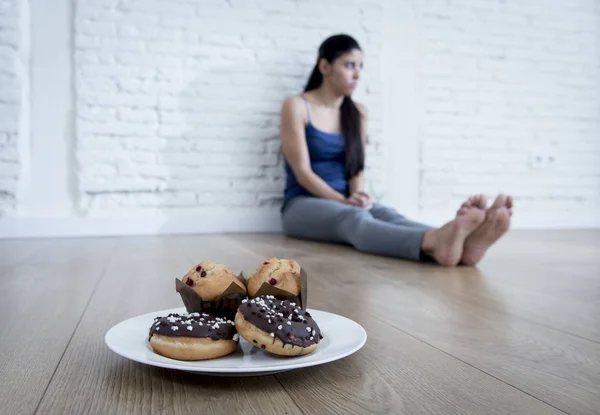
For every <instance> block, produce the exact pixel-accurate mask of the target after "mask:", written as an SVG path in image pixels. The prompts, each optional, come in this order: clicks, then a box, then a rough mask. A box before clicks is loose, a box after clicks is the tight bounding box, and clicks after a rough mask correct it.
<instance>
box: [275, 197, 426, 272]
mask: <svg viewBox="0 0 600 415" xmlns="http://www.w3.org/2000/svg"><path fill="white" fill-rule="evenodd" d="M282 219H283V231H284V233H285V234H286V235H288V236H292V237H296V238H302V239H311V240H317V241H324V242H333V243H346V244H350V245H352V246H354V248H356V249H358V250H359V251H363V252H367V253H370V254H376V255H383V256H390V257H395V258H402V259H410V260H416V261H418V260H428V259H426V258H424V257H423V256H422V254H421V242H422V241H423V235H424V234H425V232H426V231H427V230H429V229H432V227H430V226H428V225H424V224H421V223H417V222H413V221H410V220H408V219H406V218H405V217H404V216H402V215H400V214H398V212H396V211H395V210H394V209H391V208H389V207H386V206H383V205H380V204H374V205H373V207H372V208H371V209H370V210H366V209H362V208H359V207H356V206H351V205H346V204H344V203H339V202H334V201H332V200H327V199H321V198H316V197H305V196H300V197H296V198H294V199H292V200H291V201H290V202H289V204H288V205H287V206H286V207H285V209H284V211H283V218H282Z"/></svg>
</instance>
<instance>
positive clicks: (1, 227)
mask: <svg viewBox="0 0 600 415" xmlns="http://www.w3.org/2000/svg"><path fill="white" fill-rule="evenodd" d="M411 219H413V220H418V221H421V222H424V223H428V224H430V225H433V226H441V225H443V224H444V223H446V222H447V221H448V219H449V218H448V217H442V216H441V215H436V214H428V215H423V216H422V217H418V218H415V217H411ZM511 228H512V229H590V228H591V229H597V228H600V215H594V214H589V215H573V214H568V215H567V214H561V215H550V214H536V215H534V214H528V215H515V217H514V218H513V223H512V226H511ZM280 231H281V219H280V215H279V211H278V210H274V209H243V210H229V211H227V212H225V211H224V210H219V211H207V212H201V213H194V214H180V215H179V214H178V215H174V214H171V215H158V216H142V215H139V216H121V217H109V218H85V217H72V218H18V217H10V216H5V217H2V218H0V239H18V238H59V237H93V236H133V235H167V234H201V233H231V232H240V233H244V232H280Z"/></svg>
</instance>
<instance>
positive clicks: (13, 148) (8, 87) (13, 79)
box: [0, 0, 22, 213]
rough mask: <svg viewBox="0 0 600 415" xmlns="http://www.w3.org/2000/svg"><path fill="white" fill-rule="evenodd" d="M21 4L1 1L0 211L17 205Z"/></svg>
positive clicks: (12, 0)
mask: <svg viewBox="0 0 600 415" xmlns="http://www.w3.org/2000/svg"><path fill="white" fill-rule="evenodd" d="M21 7H22V2H20V1H19V0H3V1H0V213H1V212H5V211H11V210H13V209H14V208H15V207H16V202H17V184H18V180H19V175H20V174H19V173H20V162H19V147H18V142H19V121H20V116H21V113H20V111H21V88H22V87H21V83H22V74H21V72H20V71H19V68H20V65H19V61H20V51H21V48H22V45H21V28H20V24H19V22H20V13H21Z"/></svg>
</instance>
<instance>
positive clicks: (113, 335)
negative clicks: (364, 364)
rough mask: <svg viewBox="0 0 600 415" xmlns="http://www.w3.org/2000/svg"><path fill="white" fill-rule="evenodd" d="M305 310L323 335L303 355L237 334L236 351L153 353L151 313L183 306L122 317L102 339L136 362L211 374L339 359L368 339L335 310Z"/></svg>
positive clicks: (280, 368) (266, 371)
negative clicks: (191, 356) (178, 356)
mask: <svg viewBox="0 0 600 415" xmlns="http://www.w3.org/2000/svg"><path fill="white" fill-rule="evenodd" d="M308 311H309V312H310V314H311V316H312V317H313V319H314V320H315V321H316V322H317V324H318V325H319V328H320V329H321V334H322V335H323V339H322V340H321V342H320V343H319V346H318V347H317V349H316V350H315V351H314V352H313V353H311V354H308V355H305V356H297V357H283V356H276V355H273V354H270V353H268V352H266V351H264V350H262V349H260V348H257V347H254V346H253V345H252V344H250V343H248V342H247V341H246V340H244V339H243V338H240V344H239V346H238V350H237V351H236V352H235V353H232V354H230V355H229V356H224V357H220V358H218V359H212V360H203V361H195V362H186V361H179V360H173V359H169V358H167V357H164V356H161V355H159V354H157V353H155V352H154V350H152V347H150V344H149V343H148V333H149V329H150V326H151V325H152V322H153V321H154V317H158V316H166V315H168V314H169V313H180V314H181V313H185V312H186V310H185V308H174V309H170V310H163V311H156V312H153V313H148V314H144V315H141V316H137V317H133V318H130V319H128V320H125V321H122V322H121V323H119V324H117V325H115V326H114V327H112V328H111V329H110V330H109V331H108V332H107V333H106V336H105V338H104V341H105V342H106V345H107V346H108V347H109V348H110V349H111V350H112V351H114V352H115V353H117V354H119V355H121V356H123V357H126V358H128V359H131V360H134V361H136V362H140V363H145V364H147V365H152V366H158V367H164V368H168V369H177V370H184V371H186V372H193V373H199V374H207V375H214V376H256V375H268V374H273V373H278V372H285V371H288V370H293V369H298V368H302V367H308V366H316V365H320V364H323V363H329V362H332V361H334V360H338V359H342V358H344V357H346V356H348V355H350V354H352V353H354V352H356V351H358V350H359V349H360V348H361V347H362V346H363V345H364V344H365V342H366V341H367V333H366V332H365V330H364V329H363V327H362V326H361V325H360V324H358V323H356V322H354V321H352V320H350V319H348V318H346V317H342V316H338V315H337V314H332V313H327V312H325V311H319V310H313V309H309V310H308Z"/></svg>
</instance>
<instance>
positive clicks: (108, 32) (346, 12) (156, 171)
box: [75, 0, 385, 215]
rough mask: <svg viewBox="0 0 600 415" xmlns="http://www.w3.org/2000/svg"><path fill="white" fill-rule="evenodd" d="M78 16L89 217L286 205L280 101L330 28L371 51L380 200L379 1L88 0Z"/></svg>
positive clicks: (373, 179)
mask: <svg viewBox="0 0 600 415" xmlns="http://www.w3.org/2000/svg"><path fill="white" fill-rule="evenodd" d="M75 16H76V25H75V48H76V49H75V64H76V68H75V74H76V130H77V150H76V154H77V160H78V163H79V165H78V167H77V170H78V171H77V173H78V178H79V180H78V183H79V191H80V207H81V208H82V209H83V210H84V211H87V212H88V213H89V214H92V215H94V214H106V212H111V211H119V210H130V209H135V210H138V209H142V210H143V209H149V210H154V209H157V208H159V209H163V210H168V209H170V208H193V207H203V206H207V205H209V206H213V207H222V206H248V207H251V206H255V207H260V206H274V205H278V204H279V203H280V202H281V196H282V190H283V185H284V175H283V167H282V159H281V156H280V154H279V109H280V106H281V102H282V101H283V99H284V98H285V97H287V96H289V95H292V94H297V93H299V92H301V90H302V88H303V86H304V85H305V83H306V81H307V77H308V74H309V72H310V70H311V69H312V67H313V65H314V63H315V60H316V51H317V47H318V45H319V43H320V42H321V41H322V40H324V39H325V38H326V37H327V36H329V35H331V34H333V33H336V32H346V33H349V34H352V35H353V36H355V37H356V38H357V40H358V41H359V42H360V43H361V45H362V46H363V48H364V49H365V52H366V57H367V60H366V68H367V70H366V71H365V74H364V75H365V76H364V77H363V82H362V88H361V90H360V91H359V93H358V94H357V95H358V99H359V100H360V101H361V102H363V103H365V104H366V105H367V106H368V107H369V109H370V113H371V114H372V117H371V120H370V125H369V127H370V134H371V143H372V144H371V145H370V146H369V149H368V167H369V170H368V178H369V183H370V184H371V188H372V190H373V191H374V192H375V193H376V195H377V196H379V197H381V196H382V194H383V192H384V190H385V186H384V185H383V180H382V172H381V170H380V169H379V167H377V166H379V165H380V164H381V163H380V162H379V160H380V158H381V154H382V151H383V148H382V145H381V139H380V136H381V103H380V101H381V91H382V86H381V77H380V72H379V71H380V68H381V64H380V62H381V56H380V49H381V43H382V32H381V30H382V28H381V19H382V8H381V5H379V3H378V2H370V1H367V0H355V1H348V0H335V1H331V2H328V3H327V6H323V5H320V4H319V3H318V2H316V1H301V2H298V1H293V0H268V1H267V0H260V1H249V0H230V1H222V0H210V1H200V0H196V1H194V0H187V1H172V0H128V1H126V2H118V1H115V0H93V1H91V0H86V1H83V0H81V1H77V2H76V14H75ZM334 16H335V18H334Z"/></svg>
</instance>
